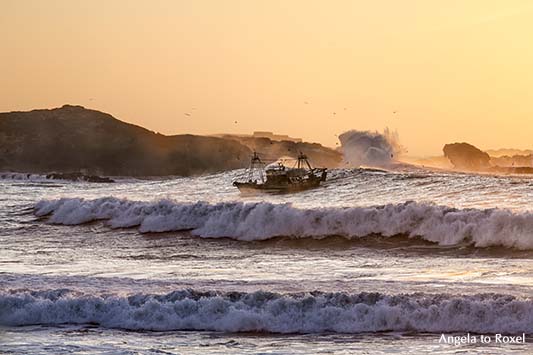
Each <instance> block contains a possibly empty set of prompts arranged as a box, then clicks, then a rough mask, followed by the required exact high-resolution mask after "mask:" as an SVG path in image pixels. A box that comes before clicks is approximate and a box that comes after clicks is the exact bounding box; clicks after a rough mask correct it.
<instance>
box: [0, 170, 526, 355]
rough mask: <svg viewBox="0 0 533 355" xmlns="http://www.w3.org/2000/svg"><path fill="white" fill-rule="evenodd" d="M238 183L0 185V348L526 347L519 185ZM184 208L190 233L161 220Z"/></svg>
mask: <svg viewBox="0 0 533 355" xmlns="http://www.w3.org/2000/svg"><path fill="white" fill-rule="evenodd" d="M239 173H240V172H238V171H237V172H229V173H223V174H216V175H210V176H203V177H195V178H175V179H165V180H134V179H119V180H118V182H117V183H115V184H89V183H71V182H59V181H47V180H44V179H41V178H39V177H37V176H34V177H31V178H30V179H27V178H25V177H24V176H19V178H20V180H16V179H9V180H3V181H0V223H1V224H0V246H1V250H0V290H1V292H2V299H1V300H0V322H1V323H2V324H4V328H3V329H2V330H0V332H1V333H0V334H1V335H0V343H1V344H2V345H1V348H0V352H1V351H3V352H5V353H17V354H18V353H20V354H41V353H54V354H72V353H105V354H131V353H146V354H151V353H153V354H155V353H170V354H182V353H212V354H226V353H269V354H284V353H295V354H307V353H339V354H342V353H369V354H370V353H413V354H417V353H425V352H430V351H431V352H436V353H454V352H456V351H465V352H466V351H468V352H477V353H480V354H488V353H494V354H497V353H527V352H531V351H533V346H531V345H530V342H531V341H532V339H531V338H528V341H529V343H527V344H525V345H522V344H503V345H498V344H484V345H480V344H473V345H472V344H471V345H461V346H455V345H448V344H439V342H438V340H439V336H440V334H441V332H446V333H447V334H452V335H453V334H456V335H463V334H466V333H468V332H470V333H473V334H474V333H487V334H494V333H508V334H515V333H516V334H522V333H523V332H524V333H526V334H528V336H530V335H531V334H533V300H532V298H531V297H532V295H533V293H532V292H533V277H532V276H533V265H532V264H531V260H532V258H533V247H530V246H532V245H533V217H532V216H531V215H530V214H529V211H530V210H531V209H532V208H531V207H530V205H531V201H532V197H533V179H531V178H529V177H527V176H489V175H470V174H455V173H442V172H428V171H423V170H416V171H401V172H385V171H379V170H336V171H333V172H331V174H330V177H329V179H328V181H327V182H326V183H325V184H324V186H321V187H320V188H317V189H315V190H311V191H306V192H300V193H296V194H290V195H272V194H261V195H242V194H240V193H239V192H238V191H237V190H236V189H235V188H234V187H233V186H231V182H232V180H233V179H234V178H235V177H236V176H238V174H239ZM60 198H63V199H65V200H63V201H66V203H68V205H64V206H63V207H57V206H55V205H52V204H53V203H54V201H55V200H57V199H60ZM76 198H78V199H79V198H81V199H83V200H77V199H76ZM101 198H107V199H106V200H105V201H104V202H103V203H101V202H98V201H99V200H98V199H101ZM40 201H41V202H40ZM95 201H97V202H95ZM199 201H204V202H205V205H198V204H197V203H198V202H199ZM408 201H413V203H414V204H412V203H408V204H407V207H402V206H404V204H405V203H406V202H408ZM39 202H40V203H41V205H40V206H43V205H44V206H47V208H49V209H50V210H49V211H48V212H50V213H47V214H45V215H42V216H41V215H39V213H38V211H37V212H36V209H35V207H36V206H37V205H38V203H39ZM231 202H242V203H244V205H240V204H238V205H232V204H228V203H231ZM259 202H265V203H266V204H263V205H257V203H259ZM130 203H136V205H135V206H134V207H132V208H130V207H129V206H130V205H129V204H130ZM284 204H290V205H289V206H286V208H287V209H280V207H279V206H281V205H284ZM385 205H389V208H391V211H392V212H391V213H392V214H390V213H388V212H387V214H384V215H381V214H380V215H379V216H378V217H375V219H373V220H371V221H370V222H368V221H369V219H365V221H367V222H368V223H369V225H368V226H365V228H363V229H361V228H362V227H361V224H364V223H363V222H362V221H360V220H358V221H357V223H355V222H353V224H354V225H350V223H352V222H351V221H350V220H349V219H348V218H352V216H359V215H360V214H363V215H364V216H367V215H368V214H369V213H372V215H373V216H374V215H375V213H378V214H379V213H381V212H380V211H381V210H380V209H378V210H376V211H377V212H376V211H374V210H372V208H373V207H376V206H385ZM50 206H52V207H50ZM65 206H66V207H65ZM109 206H111V207H112V208H113V210H112V213H113V216H112V217H110V216H111V215H107V214H106V213H108V212H105V211H104V212H102V209H103V208H108V209H109V208H110V207H109ZM124 206H126V207H124ZM139 206H140V207H139ZM183 206H185V207H184V208H189V209H194V213H191V216H192V217H188V218H189V219H188V220H187V221H185V222H186V223H192V224H191V225H190V228H184V227H183V223H185V222H183V223H181V224H179V225H180V226H181V227H176V226H175V225H174V224H173V222H174V220H175V219H176V218H181V217H180V215H179V213H181V212H179V211H181V208H183ZM190 206H193V207H190ZM194 206H196V207H194ZM213 206H215V207H213ZM243 206H245V207H243ZM246 206H248V207H246ZM249 206H258V207H254V208H253V209H252V210H251V212H250V211H249V210H242V209H243V208H244V209H246V208H250V207H249ZM390 206H392V207H390ZM398 206H400V207H398ZM413 206H414V207H413ZM202 208H204V209H205V212H204V210H201V209H202ZM354 208H355V210H354ZM357 208H360V209H357ZM450 208H454V210H450ZM139 209H141V210H142V211H141V212H139ZM218 209H221V210H223V212H220V213H219V212H216V211H217V210H218ZM350 209H352V210H350ZM398 209H399V210H398ZM67 210H68V211H67ZM71 210H72V211H74V212H72V214H70V211H71ZM169 210H171V211H173V212H172V213H171V212H169ZM176 210H177V211H178V212H176ZM346 210H348V211H349V214H348V215H346V214H343V213H345V211H346ZM106 211H107V210H106ZM280 211H281V212H280ZM295 211H296V212H295ZM302 211H304V212H302ZM317 211H318V212H317ZM343 211H344V212H343ZM350 211H351V212H350ZM428 211H429V212H428ZM442 211H444V212H442ZM493 211H496V212H494V214H493ZM67 212H68V213H67ZM215 212H216V213H218V214H217V218H218V219H217V220H216V221H213V220H208V219H207V218H209V216H206V215H207V214H214V213H215ZM285 212H286V213H287V214H290V215H289V217H284V216H283V215H282V214H283V213H285ZM176 213H178V214H176ZM413 213H414V214H415V216H412V215H413ZM292 214H294V216H293V215H292ZM435 216H436V217H435ZM465 216H466V217H465ZM139 218H140V219H139ZM194 218H196V219H194ZM198 218H200V219H198ZM358 218H359V217H358ZM365 218H366V217H365ZM369 218H374V217H369ZM458 218H459V219H458ZM406 219H409V221H410V222H409V223H408V224H407V226H403V225H402V226H397V224H401V223H402V221H403V222H405V220H406ZM377 222H379V223H382V224H390V225H389V226H387V228H385V227H384V226H383V225H380V226H378V225H374V224H375V223H377ZM476 223H477V224H483V225H476ZM291 224H294V225H291ZM347 224H348V225H347ZM356 224H357V225H356ZM459 224H460V225H459ZM485 224H487V225H490V226H489V227H490V228H489V227H486V226H485ZM126 225H127V226H128V228H126V227H125V226H126ZM306 225H308V226H306ZM420 225H421V226H420ZM317 228H318V230H323V231H325V232H324V233H325V235H315V234H313V233H314V232H313V231H316V230H317ZM406 228H407V229H406ZM432 228H434V229H432ZM265 230H268V231H269V232H268V233H267V232H265ZM364 230H368V231H369V232H368V233H363V231H364ZM155 231H157V232H155ZM284 231H287V235H284ZM396 231H400V232H401V233H396ZM402 231H403V232H402ZM298 233H300V234H298ZM419 234H420V236H419ZM457 236H459V237H460V238H459V237H457ZM176 292H178V293H177V294H176ZM132 297H136V298H132ZM187 302H188V303H187ZM363 306H364V307H366V308H365V309H364V310H362V307H363ZM184 307H185V308H186V309H185V308H184ZM187 307H188V308H187ZM191 307H192V308H193V310H191ZM183 312H186V315H184V314H185V313H183ZM463 314H466V320H463V321H461V315H463ZM108 315H109V317H108ZM187 317H188V318H187ZM185 318H187V320H186V321H184V319H185Z"/></svg>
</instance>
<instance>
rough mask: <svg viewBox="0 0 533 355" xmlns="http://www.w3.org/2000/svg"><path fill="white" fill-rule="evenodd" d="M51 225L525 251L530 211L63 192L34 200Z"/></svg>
mask: <svg viewBox="0 0 533 355" xmlns="http://www.w3.org/2000/svg"><path fill="white" fill-rule="evenodd" d="M35 214H36V215H37V216H49V219H48V221H49V222H50V223H54V224H64V225H77V224H83V223H87V222H91V221H95V220H105V221H106V223H107V224H108V225H109V226H110V227H111V228H124V227H138V228H139V231H140V232H143V233H144V232H168V231H179V230H191V232H192V234H193V235H196V236H199V237H207V238H219V237H229V238H233V239H237V240H248V241H251V240H265V239H269V238H274V237H280V236H284V237H292V238H306V237H312V238H323V237H326V236H342V237H345V238H348V239H350V238H360V237H367V236H373V235H379V236H383V237H391V236H398V235H403V236H407V237H419V238H422V239H424V240H427V241H431V242H435V243H438V244H440V245H456V244H464V243H467V244H471V245H474V246H476V247H488V246H504V247H510V248H517V249H533V213H529V212H523V213H513V212H511V211H509V210H503V209H487V210H479V209H462V210H461V209H453V208H449V207H443V206H437V205H432V204H422V203H416V202H406V203H403V204H390V205H385V206H379V207H350V208H315V209H300V208H296V207H294V206H292V205H291V204H272V203H268V202H258V203H242V202H225V203H218V204H209V203H207V202H197V203H177V202H173V201H170V200H160V201H156V202H138V201H130V200H124V199H117V198H113V197H108V198H101V199H96V200H84V199H78V198H64V199H60V200H43V201H40V202H38V203H37V204H36V205H35Z"/></svg>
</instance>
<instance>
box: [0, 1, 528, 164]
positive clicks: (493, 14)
mask: <svg viewBox="0 0 533 355" xmlns="http://www.w3.org/2000/svg"><path fill="white" fill-rule="evenodd" d="M0 45H1V51H0V78H1V80H0V111H13V110H29V109H33V108H46V107H57V106H61V105H63V104H64V103H71V104H80V105H83V106H85V107H89V108H94V109H98V110H102V111H106V112H109V113H111V114H113V115H114V116H115V117H117V118H119V119H121V120H124V121H127V122H131V123H135V124H139V125H142V126H144V127H147V128H149V129H151V130H154V131H159V132H161V133H165V134H178V133H195V134H210V133H222V132H227V133H251V132H252V131H254V130H270V131H275V132H278V133H284V134H290V135H292V136H298V137H302V138H304V139H306V140H311V141H318V142H321V143H323V144H325V145H328V146H335V142H336V141H337V138H336V137H335V134H338V133H340V132H342V131H345V130H348V129H364V130H376V129H377V130H382V129H383V128H384V127H387V126H388V127H390V128H391V129H397V130H398V132H399V134H400V138H401V141H402V143H403V144H404V145H406V146H407V148H408V149H409V154H410V155H430V154H431V155H437V154H440V153H441V149H442V146H443V145H444V144H445V143H448V142H453V141H468V142H471V143H473V144H475V145H477V146H479V147H481V148H497V147H515V148H533V1H530V0H523V1H521V0H498V1H494V0H372V1H367V0H360V1H358V0H330V1H325V0H323V1H313V0H240V1H238V0H211V1H208V0H188V1H180V0H168V1H163V0H152V1H133V0H128V1H126V0H124V1H118V0H91V1H89V0H87V1H81V0H46V1H41V0H35V1H27V0H0ZM305 102H307V104H306V103H305ZM334 112H335V114H334ZM394 112H396V113H394ZM185 113H190V116H186V115H185ZM235 121H237V123H235Z"/></svg>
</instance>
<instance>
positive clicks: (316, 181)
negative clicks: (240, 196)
mask: <svg viewBox="0 0 533 355" xmlns="http://www.w3.org/2000/svg"><path fill="white" fill-rule="evenodd" d="M321 181H323V180H322V177H318V176H317V177H312V178H309V179H305V180H302V181H298V182H292V183H287V184H272V183H268V182H265V183H257V182H234V183H233V186H235V187H237V188H238V189H239V190H240V191H242V192H250V191H264V192H277V193H284V192H296V191H303V190H308V189H313V188H316V187H318V186H320V182H321Z"/></svg>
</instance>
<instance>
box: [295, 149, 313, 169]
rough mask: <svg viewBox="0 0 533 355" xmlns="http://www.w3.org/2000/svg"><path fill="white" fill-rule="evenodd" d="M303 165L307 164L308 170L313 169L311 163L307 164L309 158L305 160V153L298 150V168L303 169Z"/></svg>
mask: <svg viewBox="0 0 533 355" xmlns="http://www.w3.org/2000/svg"><path fill="white" fill-rule="evenodd" d="M305 165H307V167H308V168H309V170H313V168H312V167H311V164H309V160H307V155H305V154H304V153H302V152H300V154H299V155H298V169H304V168H305Z"/></svg>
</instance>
